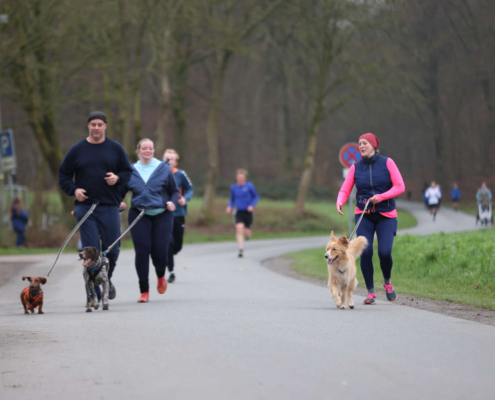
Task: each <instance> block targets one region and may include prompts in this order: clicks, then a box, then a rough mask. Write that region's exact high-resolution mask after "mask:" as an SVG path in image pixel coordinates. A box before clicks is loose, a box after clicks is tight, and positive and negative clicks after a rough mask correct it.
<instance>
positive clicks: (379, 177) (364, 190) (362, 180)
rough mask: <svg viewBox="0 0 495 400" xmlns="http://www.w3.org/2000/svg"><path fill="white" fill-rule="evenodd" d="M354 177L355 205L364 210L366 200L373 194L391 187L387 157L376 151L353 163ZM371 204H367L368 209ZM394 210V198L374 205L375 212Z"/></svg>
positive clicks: (383, 191)
mask: <svg viewBox="0 0 495 400" xmlns="http://www.w3.org/2000/svg"><path fill="white" fill-rule="evenodd" d="M354 168H355V170H354V179H355V181H356V188H357V193H356V205H357V206H358V208H359V209H360V210H364V206H365V205H366V201H367V200H368V199H370V198H371V197H373V196H374V195H375V194H381V193H385V192H387V191H389V190H390V189H392V186H393V184H392V179H391V178H390V172H389V170H388V168H387V157H383V156H381V155H380V154H378V153H375V155H374V156H372V157H370V158H367V159H365V158H363V159H361V160H359V162H357V163H356V164H354ZM372 206H373V204H371V203H370V204H369V205H368V209H369V210H370V209H371V208H372ZM392 210H395V199H390V200H384V201H382V202H380V203H378V204H376V205H375V211H376V212H388V211H392Z"/></svg>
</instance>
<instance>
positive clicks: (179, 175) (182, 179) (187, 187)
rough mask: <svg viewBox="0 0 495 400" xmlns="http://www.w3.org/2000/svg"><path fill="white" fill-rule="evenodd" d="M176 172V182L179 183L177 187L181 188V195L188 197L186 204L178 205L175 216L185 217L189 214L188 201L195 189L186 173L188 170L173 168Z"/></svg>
mask: <svg viewBox="0 0 495 400" xmlns="http://www.w3.org/2000/svg"><path fill="white" fill-rule="evenodd" d="M172 172H173V173H174V178H175V182H176V183H177V187H178V188H179V192H180V194H181V196H183V197H184V198H185V199H186V205H185V206H181V205H178V206H177V208H176V209H175V211H174V217H185V216H186V215H187V202H189V200H191V197H192V195H193V193H194V189H193V186H192V183H191V181H190V180H189V177H188V176H187V174H186V171H183V170H182V169H178V168H174V169H173V170H172Z"/></svg>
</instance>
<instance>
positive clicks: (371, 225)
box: [355, 213, 397, 289]
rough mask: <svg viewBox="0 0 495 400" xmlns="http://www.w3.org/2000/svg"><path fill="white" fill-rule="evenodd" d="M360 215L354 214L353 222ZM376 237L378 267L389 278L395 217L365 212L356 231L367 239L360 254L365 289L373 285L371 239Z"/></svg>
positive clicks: (371, 287) (395, 225)
mask: <svg viewBox="0 0 495 400" xmlns="http://www.w3.org/2000/svg"><path fill="white" fill-rule="evenodd" d="M360 216H361V215H358V214H356V216H355V222H357V221H358V219H359V217H360ZM375 232H376V237H377V239H378V257H379V258H380V267H381V269H382V274H383V277H384V278H385V279H390V277H391V274H392V266H393V260H392V246H393V244H394V237H395V235H396V234H397V218H387V217H384V216H383V215H381V214H379V213H371V214H365V215H364V217H363V220H362V221H361V225H359V228H358V230H357V232H356V235H357V236H364V237H365V238H366V239H368V247H366V249H365V250H364V252H363V254H362V255H361V271H362V272H363V277H364V281H365V283H366V288H367V289H373V288H374V287H375V285H374V283H373V239H374V238H375Z"/></svg>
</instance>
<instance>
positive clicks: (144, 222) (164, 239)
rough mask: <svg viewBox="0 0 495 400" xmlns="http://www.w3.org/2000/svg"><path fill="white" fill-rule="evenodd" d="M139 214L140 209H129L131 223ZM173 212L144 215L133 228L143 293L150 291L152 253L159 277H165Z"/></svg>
mask: <svg viewBox="0 0 495 400" xmlns="http://www.w3.org/2000/svg"><path fill="white" fill-rule="evenodd" d="M138 215H139V210H137V209H136V208H131V209H130V210H129V224H132V222H133V221H134V220H135V219H136V217H137V216H138ZM173 216H174V215H173V213H171V212H169V211H164V212H162V213H161V214H158V215H146V214H145V215H143V217H142V218H141V219H140V220H139V222H138V223H137V224H136V225H134V227H133V228H132V229H131V236H132V241H133V243H134V250H135V252H136V259H135V264H136V272H137V274H138V278H139V289H140V290H141V293H145V292H149V280H148V278H149V271H150V255H151V260H152V261H153V265H154V267H155V271H156V275H157V277H158V278H163V276H164V275H165V268H166V265H167V259H168V246H169V242H170V236H171V233H172V224H173Z"/></svg>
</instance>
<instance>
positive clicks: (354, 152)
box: [339, 143, 361, 235]
mask: <svg viewBox="0 0 495 400" xmlns="http://www.w3.org/2000/svg"><path fill="white" fill-rule="evenodd" d="M339 160H340V163H341V164H342V166H343V167H344V170H343V176H344V179H345V178H347V174H348V173H349V169H350V168H351V166H352V165H354V164H355V163H357V162H359V160H361V153H360V152H359V145H358V144H357V143H347V144H345V145H344V146H342V148H341V149H340V151H339ZM355 197H356V187H355V186H353V188H352V191H351V195H350V196H349V226H348V228H349V234H348V235H350V234H351V232H352V224H353V219H354V211H353V210H354V199H355Z"/></svg>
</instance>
